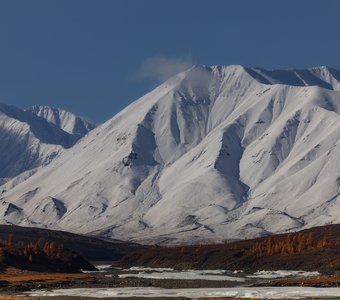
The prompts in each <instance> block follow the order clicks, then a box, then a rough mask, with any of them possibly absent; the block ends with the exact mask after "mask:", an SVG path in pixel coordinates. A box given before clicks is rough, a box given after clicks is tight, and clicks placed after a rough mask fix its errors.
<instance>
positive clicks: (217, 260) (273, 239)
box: [120, 225, 340, 273]
mask: <svg viewBox="0 0 340 300" xmlns="http://www.w3.org/2000/svg"><path fill="white" fill-rule="evenodd" d="M339 241H340V225H329V226H323V227H316V228H312V229H308V230H304V231H301V232H298V233H288V234H279V235H273V236H269V237H263V238H257V239H249V240H240V241H234V242H232V241H226V242H225V243H224V244H210V245H191V246H175V247H161V246H155V247H152V248H150V249H146V250H143V251H138V252H134V253H131V254H128V255H127V256H125V257H124V258H123V259H122V260H121V262H120V265H121V266H123V267H131V266H138V265H139V266H149V267H172V268H175V269H203V268H204V269H229V270H240V269H242V270H244V271H251V272H252V271H257V270H277V269H285V270H287V269H290V270H294V269H300V270H318V271H320V272H326V273H334V272H336V271H340V242H339Z"/></svg>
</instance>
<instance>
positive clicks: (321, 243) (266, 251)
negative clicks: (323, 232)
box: [251, 232, 331, 257]
mask: <svg viewBox="0 0 340 300" xmlns="http://www.w3.org/2000/svg"><path fill="white" fill-rule="evenodd" d="M330 245H331V241H330V240H328V239H327V238H326V237H325V236H324V237H322V238H318V239H317V238H316V237H315V236H314V234H313V233H311V232H310V233H295V234H293V233H289V234H288V235H287V236H286V238H285V239H274V238H273V237H272V236H270V237H268V238H266V239H264V240H262V241H260V242H257V243H255V244H254V245H253V246H252V248H251V251H252V252H253V253H254V254H255V255H256V256H257V257H261V256H264V255H266V256H270V255H274V254H279V253H286V254H290V255H291V254H300V253H302V252H304V251H312V250H318V249H322V248H326V247H328V246H330Z"/></svg>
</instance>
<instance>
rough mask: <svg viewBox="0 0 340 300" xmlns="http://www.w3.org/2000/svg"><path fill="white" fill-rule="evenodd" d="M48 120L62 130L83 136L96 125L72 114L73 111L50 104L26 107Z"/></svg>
mask: <svg viewBox="0 0 340 300" xmlns="http://www.w3.org/2000/svg"><path fill="white" fill-rule="evenodd" d="M26 111H29V112H31V113H33V114H35V115H37V116H39V117H41V118H44V119H46V120H47V121H48V122H50V123H53V124H55V125H56V126H58V127H60V128H61V129H62V130H64V131H66V132H68V133H70V134H77V135H80V136H84V135H85V134H87V133H88V132H89V131H90V130H92V129H94V128H95V127H96V126H95V125H94V124H92V123H90V122H89V121H87V120H85V119H84V118H81V117H79V116H76V115H74V114H73V113H71V112H69V111H66V110H64V109H61V108H54V107H50V106H32V107H31V108H29V109H27V110H26Z"/></svg>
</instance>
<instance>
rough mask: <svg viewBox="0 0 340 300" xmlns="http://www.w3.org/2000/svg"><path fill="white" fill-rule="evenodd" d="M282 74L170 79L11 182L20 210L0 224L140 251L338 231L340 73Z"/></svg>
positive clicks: (197, 71)
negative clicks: (115, 242)
mask: <svg viewBox="0 0 340 300" xmlns="http://www.w3.org/2000/svg"><path fill="white" fill-rule="evenodd" d="M283 73H284V75H282V74H281V72H269V71H264V70H260V69H258V68H253V69H250V68H244V67H242V66H228V67H218V66H214V67H205V66H195V67H193V68H191V69H190V70H188V71H186V72H184V73H181V74H179V75H177V76H174V77H173V78H171V79H170V80H168V81H167V82H165V83H164V84H162V85H161V86H159V87H158V88H156V89H155V90H153V91H152V92H150V93H149V94H147V95H145V96H144V97H142V98H140V99H139V100H137V101H136V102H134V103H133V104H131V105H130V106H128V107H127V108H126V109H124V110H123V111H122V112H120V113H119V114H118V115H116V116H115V117H113V118H112V119H111V120H109V121H107V122H106V123H104V124H103V125H101V126H99V127H98V128H96V129H94V130H93V131H91V132H90V133H89V134H88V135H87V136H86V137H85V138H84V139H82V140H81V141H80V142H78V143H77V144H76V145H75V146H74V147H72V148H71V149H69V150H66V151H64V152H63V153H62V155H60V156H59V157H58V158H57V159H55V160H54V161H53V162H52V163H51V164H49V165H48V166H47V167H44V168H42V169H41V170H39V172H37V173H36V174H35V175H34V176H32V177H30V178H28V179H27V180H26V181H24V182H22V183H20V184H18V185H16V186H15V187H14V188H12V189H11V182H9V183H8V184H7V186H6V192H5V193H3V195H2V199H3V201H6V205H7V206H6V207H8V205H9V204H11V205H15V207H16V209H12V212H11V213H7V214H5V213H2V222H12V223H15V224H20V225H28V226H39V227H48V228H57V229H64V230H69V231H74V232H78V233H87V234H97V235H103V236H106V237H115V238H120V239H123V240H127V239H130V240H135V241H139V242H144V243H151V242H163V243H180V242H199V241H205V242H208V241H217V240H218V241H219V240H223V239H226V238H240V237H251V236H259V235H264V234H268V233H270V232H281V231H285V230H297V229H301V228H305V227H308V226H314V225H322V224H326V223H337V222H339V221H340V207H339V200H340V197H339V190H340V170H339V168H338V166H339V159H340V148H339V140H340V119H339V113H340V91H339V76H338V74H339V72H338V71H335V70H332V69H329V68H326V67H320V68H313V69H309V70H303V71H283ZM296 74H298V76H297V75H296ZM292 78H293V79H292ZM297 78H299V80H297ZM320 82H321V83H320ZM316 84H317V85H316ZM0 214H1V211H0Z"/></svg>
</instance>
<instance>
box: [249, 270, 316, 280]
mask: <svg viewBox="0 0 340 300" xmlns="http://www.w3.org/2000/svg"><path fill="white" fill-rule="evenodd" d="M319 275H321V274H320V273H319V272H317V271H314V272H306V271H289V270H278V271H257V272H256V273H254V274H253V275H248V276H247V277H249V278H265V279H271V278H287V277H313V276H319Z"/></svg>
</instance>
